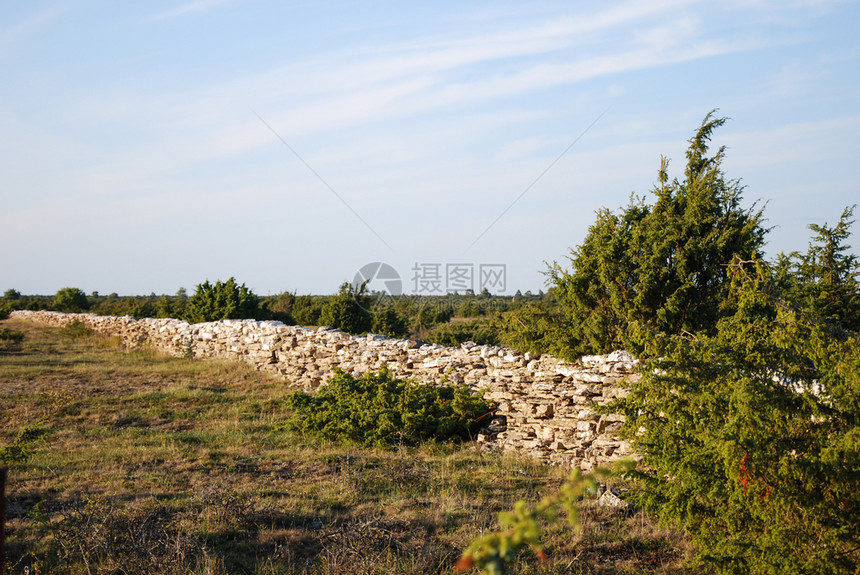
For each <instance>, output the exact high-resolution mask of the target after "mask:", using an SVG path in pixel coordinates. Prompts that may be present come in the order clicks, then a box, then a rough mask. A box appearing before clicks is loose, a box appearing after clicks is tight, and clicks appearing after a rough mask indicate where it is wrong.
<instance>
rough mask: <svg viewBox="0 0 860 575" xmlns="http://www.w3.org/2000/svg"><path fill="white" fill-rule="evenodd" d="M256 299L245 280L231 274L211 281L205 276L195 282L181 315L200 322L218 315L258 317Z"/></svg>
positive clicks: (223, 316)
mask: <svg viewBox="0 0 860 575" xmlns="http://www.w3.org/2000/svg"><path fill="white" fill-rule="evenodd" d="M259 317H260V299H259V298H258V297H257V296H256V295H255V294H254V292H252V291H251V290H249V289H248V288H246V287H245V284H242V285H241V286H240V285H238V284H237V283H236V280H235V279H234V278H232V277H231V278H230V279H228V280H227V281H226V282H221V281H220V280H219V281H217V282H215V285H212V284H210V283H209V280H206V281H205V282H203V283H202V284H198V285H197V289H196V291H195V292H194V295H193V296H191V298H189V300H188V305H187V306H186V310H185V316H184V319H185V321H187V322H188V323H202V322H207V321H218V320H222V319H259Z"/></svg>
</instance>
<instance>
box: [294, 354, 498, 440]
mask: <svg viewBox="0 0 860 575" xmlns="http://www.w3.org/2000/svg"><path fill="white" fill-rule="evenodd" d="M287 403H288V405H289V406H290V407H291V408H292V409H293V410H294V411H295V413H294V414H293V416H292V417H291V418H290V419H289V421H288V423H287V426H288V427H289V428H291V429H293V430H296V431H299V432H301V433H307V434H310V435H318V436H321V437H325V438H327V439H332V440H338V441H349V442H354V443H356V444H358V445H362V446H377V447H384V446H390V445H393V444H396V443H398V442H400V441H403V442H406V443H410V444H414V443H417V442H420V441H423V440H428V439H438V440H447V439H452V438H464V437H468V434H469V432H470V431H471V430H473V429H475V427H476V426H477V425H478V424H479V423H478V420H479V418H480V417H481V416H482V415H485V414H486V413H488V412H489V411H491V410H492V404H490V403H489V402H487V401H485V400H484V399H483V398H482V394H479V395H473V394H472V392H471V390H470V389H469V388H468V387H467V386H465V385H458V386H454V385H448V384H445V383H444V382H443V384H442V385H438V386H436V385H421V384H418V383H416V382H414V381H410V380H404V379H397V378H395V377H394V376H393V375H392V374H391V372H390V371H388V370H387V369H383V370H380V371H379V372H378V373H366V374H364V375H362V376H361V377H357V378H356V377H353V376H351V375H349V374H347V373H344V372H342V371H337V372H336V373H335V375H334V376H333V377H332V378H331V379H330V380H329V381H328V382H327V383H326V384H324V385H322V386H321V387H320V388H319V389H318V390H317V392H316V394H314V395H309V394H307V393H304V392H300V391H297V392H293V393H292V394H290V395H289V396H287Z"/></svg>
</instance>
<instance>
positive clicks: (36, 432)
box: [0, 418, 48, 465]
mask: <svg viewBox="0 0 860 575" xmlns="http://www.w3.org/2000/svg"><path fill="white" fill-rule="evenodd" d="M44 423H45V419H44V418H43V419H39V420H37V421H33V422H32V423H29V424H27V425H25V426H24V427H22V428H21V429H19V430H18V434H17V435H16V436H15V439H14V440H12V443H10V444H9V445H0V465H9V464H11V463H24V462H26V461H27V459H29V458H30V455H31V454H32V452H33V448H34V446H35V445H36V444H37V443H38V442H39V441H40V440H41V438H42V437H43V436H44V435H45V434H46V433H47V432H48V431H47V430H46V429H45V427H44Z"/></svg>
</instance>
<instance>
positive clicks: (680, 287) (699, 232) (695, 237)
mask: <svg viewBox="0 0 860 575" xmlns="http://www.w3.org/2000/svg"><path fill="white" fill-rule="evenodd" d="M725 121H726V119H725V118H717V117H715V116H714V112H711V113H709V114H708V115H707V116H706V117H705V119H704V121H703V122H702V125H701V126H700V127H699V129H698V131H697V132H696V135H695V136H694V137H693V138H692V139H690V140H689V144H690V146H689V149H688V150H687V166H686V169H685V172H684V179H683V180H680V181H679V180H678V179H673V180H671V181H670V179H669V175H668V161H667V160H666V159H665V158H664V159H663V160H662V161H661V166H660V170H659V185H658V187H657V188H656V189H655V190H654V194H655V195H656V201H655V203H654V204H653V205H648V204H647V203H646V202H645V201H644V199H642V198H635V197H634V198H633V199H631V202H630V204H629V205H628V206H627V208H626V209H624V210H622V211H621V212H620V213H614V212H611V211H609V210H605V209H604V210H601V211H600V212H598V214H597V221H596V222H595V223H594V224H593V225H592V226H591V227H590V228H589V230H588V234H587V235H586V238H585V241H584V242H583V244H582V245H581V246H579V247H577V248H576V249H574V250H572V253H571V258H570V263H571V269H570V270H567V269H564V268H563V267H562V266H560V265H559V264H557V263H555V264H553V265H552V266H551V267H550V269H549V271H548V276H549V283H550V284H551V285H552V286H553V287H555V288H556V289H555V291H556V294H555V297H556V299H557V300H558V303H559V308H558V311H559V313H558V315H557V316H556V317H555V318H554V320H555V323H556V329H554V330H553V332H554V335H555V337H556V338H558V337H560V338H562V339H563V340H564V343H563V346H562V347H563V349H562V350H561V351H562V355H564V356H565V357H569V358H574V357H578V356H580V355H582V354H584V353H595V352H607V351H611V350H612V349H613V348H619V347H626V348H628V349H631V350H632V351H637V350H641V346H642V342H641V341H639V340H638V339H637V336H635V333H637V332H632V331H631V330H629V329H628V326H629V325H631V324H634V325H637V326H638V327H639V328H641V329H642V330H644V331H646V332H657V333H667V334H679V333H683V332H690V333H713V329H714V326H715V325H716V323H717V321H718V319H719V318H720V317H721V316H722V314H723V311H721V302H722V301H723V300H724V299H725V296H726V290H727V287H728V282H727V265H728V264H729V263H730V262H731V261H732V259H733V258H735V257H740V258H741V259H743V260H751V259H755V258H757V257H758V256H760V252H761V247H762V245H763V244H764V236H765V233H766V230H765V229H763V228H762V227H761V224H762V221H763V216H762V212H761V210H758V211H756V210H755V209H753V208H750V209H746V208H743V207H742V206H741V203H742V192H743V186H742V185H741V184H740V182H739V181H738V180H729V179H726V177H725V175H724V174H723V171H722V161H723V157H724V155H725V148H724V147H721V148H720V149H719V150H718V151H717V152H716V154H714V155H712V156H709V155H708V143H709V142H710V140H711V136H712V134H713V131H714V130H715V129H716V128H718V127H720V126H722V125H723V124H724V123H725Z"/></svg>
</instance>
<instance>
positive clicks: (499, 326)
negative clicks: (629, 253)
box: [0, 278, 553, 345]
mask: <svg viewBox="0 0 860 575" xmlns="http://www.w3.org/2000/svg"><path fill="white" fill-rule="evenodd" d="M552 301H553V300H552V294H551V293H550V294H546V293H544V292H543V291H541V292H539V293H538V294H533V293H532V292H530V291H527V292H525V293H524V294H523V293H521V292H520V291H517V292H516V293H515V294H514V295H492V294H490V293H489V292H487V291H484V292H483V293H479V294H473V293H466V294H457V293H452V294H447V295H398V296H391V295H388V294H384V293H377V292H368V291H365V290H364V289H362V288H360V287H359V288H355V287H353V286H351V285H349V284H344V285H342V286H341V287H340V291H339V292H338V293H337V294H334V295H297V294H295V293H290V292H284V293H281V294H277V295H271V296H257V295H256V294H254V293H253V292H251V291H250V290H248V289H247V288H246V287H245V286H244V284H243V285H239V284H237V283H236V280H235V279H234V278H230V279H228V280H227V281H225V282H221V281H218V282H216V283H215V284H211V283H209V282H208V281H207V282H204V283H203V284H200V285H198V286H197V288H196V289H195V292H194V294H192V295H189V294H188V293H187V291H186V290H185V288H180V289H179V290H178V291H177V292H176V293H175V294H173V295H168V294H161V295H157V294H155V293H151V294H149V295H148V296H147V295H134V296H120V295H117V294H116V293H111V294H108V295H102V294H100V293H99V292H92V293H90V294H86V293H85V292H84V291H83V290H81V289H79V288H74V287H67V288H63V289H61V290H59V291H58V292H57V293H56V294H54V295H24V294H21V293H19V292H18V291H17V290H14V289H8V290H6V292H5V293H4V295H3V297H2V299H0V317H2V315H5V314H4V313H3V310H5V313H8V312H9V311H12V310H18V309H22V310H53V311H63V312H71V313H81V312H83V313H94V314H97V315H113V316H125V315H127V316H132V317H135V318H144V317H153V318H177V319H184V320H186V321H189V322H191V323H196V322H200V321H214V320H218V319H229V318H235V319H257V320H276V321H281V322H283V323H285V324H288V325H303V326H319V325H330V326H332V327H338V328H340V329H344V330H345V331H348V332H350V333H354V334H356V335H361V334H365V333H380V334H384V335H387V336H389V337H412V338H416V339H420V340H422V341H427V342H430V343H439V344H442V345H459V344H460V343H463V342H466V341H473V342H475V343H479V344H492V345H498V344H502V343H505V342H506V340H507V338H506V337H505V333H506V332H507V329H506V325H507V324H508V323H509V322H510V321H511V320H510V317H509V315H510V313H509V312H514V311H516V310H521V308H524V307H528V308H530V309H535V308H538V309H547V310H548V309H551V308H552V307H553V303H552Z"/></svg>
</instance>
